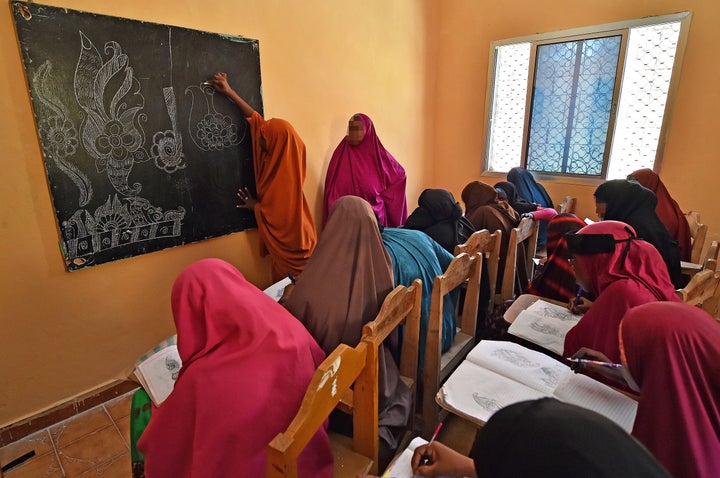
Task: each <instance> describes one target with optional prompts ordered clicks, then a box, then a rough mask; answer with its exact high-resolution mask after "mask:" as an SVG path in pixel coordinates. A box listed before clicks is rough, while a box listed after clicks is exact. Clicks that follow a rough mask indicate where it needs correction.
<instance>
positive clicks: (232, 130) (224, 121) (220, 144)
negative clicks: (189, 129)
mask: <svg viewBox="0 0 720 478" xmlns="http://www.w3.org/2000/svg"><path fill="white" fill-rule="evenodd" d="M197 129H198V131H197V135H198V139H199V140H200V144H202V146H203V147H204V148H206V149H209V150H211V151H219V150H221V149H224V148H227V147H228V146H232V145H233V144H237V137H238V136H237V125H235V124H233V123H232V119H231V118H230V117H229V116H223V115H221V114H220V113H215V114H207V115H205V117H204V118H203V119H202V120H200V123H199V124H198V126H197Z"/></svg>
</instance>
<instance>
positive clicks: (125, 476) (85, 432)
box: [0, 392, 476, 478]
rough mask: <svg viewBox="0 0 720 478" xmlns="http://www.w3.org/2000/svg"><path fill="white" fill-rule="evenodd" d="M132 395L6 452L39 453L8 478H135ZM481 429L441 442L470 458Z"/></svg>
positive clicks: (452, 423)
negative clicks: (133, 468) (477, 431)
mask: <svg viewBox="0 0 720 478" xmlns="http://www.w3.org/2000/svg"><path fill="white" fill-rule="evenodd" d="M132 393H133V392H130V393H128V394H126V395H123V396H121V397H118V398H116V399H114V400H112V401H110V402H107V403H105V404H104V405H101V406H98V407H95V408H92V409H90V410H88V411H87V412H84V413H82V414H80V415H77V416H75V417H73V418H70V419H68V420H65V421H63V422H60V423H57V424H55V425H53V426H51V427H48V428H46V429H44V430H42V431H39V432H37V433H34V434H32V435H30V436H28V437H26V438H23V439H22V440H19V441H17V442H15V443H11V444H10V445H8V446H5V447H3V448H0V464H3V465H5V464H7V463H9V462H10V461H12V460H14V459H15V458H17V457H19V456H22V455H24V454H25V453H27V452H29V451H31V450H35V456H34V457H32V458H30V459H29V460H27V461H25V462H23V463H22V464H21V465H18V466H16V467H14V468H12V469H11V470H9V471H7V472H5V474H3V477H2V478H36V477H37V478H63V477H66V478H76V477H78V478H80V477H81V478H91V477H102V478H130V477H131V476H132V472H131V468H130V402H131V400H132ZM475 431H476V429H475V427H474V426H472V425H471V424H469V423H468V422H467V421H465V420H463V419H461V418H459V417H457V416H454V415H449V416H448V417H447V418H446V419H445V420H444V422H443V427H442V429H441V430H440V433H439V436H438V440H440V441H441V442H443V443H445V444H446V445H448V446H450V447H451V448H454V449H455V450H457V451H459V452H461V453H463V454H467V453H468V452H469V451H470V447H471V446H472V443H473V440H474V438H475Z"/></svg>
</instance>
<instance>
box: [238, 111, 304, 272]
mask: <svg viewBox="0 0 720 478" xmlns="http://www.w3.org/2000/svg"><path fill="white" fill-rule="evenodd" d="M247 121H248V123H249V124H250V132H251V135H252V142H253V144H252V147H253V148H252V149H253V166H254V168H255V186H256V189H257V195H258V203H257V204H256V205H255V219H256V220H257V223H258V232H259V242H260V255H263V256H264V255H266V254H270V259H271V261H272V277H273V280H274V281H278V280H280V279H282V278H283V277H285V276H286V275H287V274H288V273H290V274H293V275H299V274H300V273H301V272H302V270H303V269H304V268H305V264H306V263H307V260H308V259H309V258H310V255H311V254H312V252H313V250H314V249H315V244H316V243H317V232H316V231H315V223H314V222H313V218H312V215H311V214H310V208H309V207H308V204H307V200H306V199H305V195H304V194H303V183H304V182H305V162H306V157H305V143H303V141H302V139H301V138H300V136H299V135H298V134H297V131H295V128H293V127H292V125H291V124H290V123H288V122H287V121H285V120H282V119H278V118H273V119H270V120H267V121H265V119H263V117H262V116H260V114H259V113H257V112H255V113H253V115H252V116H251V117H249V118H247ZM261 134H262V135H263V137H264V138H265V143H266V146H267V152H265V151H263V149H262V148H261V146H260V135H261Z"/></svg>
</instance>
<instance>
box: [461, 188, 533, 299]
mask: <svg viewBox="0 0 720 478" xmlns="http://www.w3.org/2000/svg"><path fill="white" fill-rule="evenodd" d="M462 200H463V202H464V203H465V217H466V218H467V219H468V220H469V221H470V222H471V223H472V225H473V226H475V229H477V230H478V231H479V230H481V229H487V230H488V231H490V232H495V231H496V230H498V229H499V230H500V231H502V241H501V243H500V264H499V265H498V269H499V270H500V271H502V270H504V268H505V258H506V257H507V250H508V243H509V240H510V231H511V230H512V229H513V228H514V227H516V226H517V225H518V224H519V222H520V215H519V214H518V213H517V212H516V211H515V210H514V209H513V208H512V207H510V205H509V204H508V203H507V202H506V201H501V200H500V198H499V196H498V192H497V191H496V190H495V188H493V187H492V186H490V185H489V184H485V183H481V182H480V181H473V182H471V183H469V184H468V185H467V186H465V188H464V189H463V191H462ZM518 256H523V257H524V253H523V254H522V255H521V254H518ZM520 262H522V264H523V267H518V272H519V273H520V274H525V277H527V274H528V271H526V270H525V267H524V264H525V263H524V261H518V265H520ZM496 287H497V288H498V289H497V290H500V289H499V288H500V287H502V274H498V281H497V284H496Z"/></svg>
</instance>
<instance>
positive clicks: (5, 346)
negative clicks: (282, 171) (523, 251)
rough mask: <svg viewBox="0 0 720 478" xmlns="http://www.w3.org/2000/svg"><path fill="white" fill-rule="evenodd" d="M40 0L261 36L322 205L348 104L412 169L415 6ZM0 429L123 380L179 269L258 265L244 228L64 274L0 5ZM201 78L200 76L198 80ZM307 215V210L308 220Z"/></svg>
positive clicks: (417, 171)
mask: <svg viewBox="0 0 720 478" xmlns="http://www.w3.org/2000/svg"><path fill="white" fill-rule="evenodd" d="M44 3H49V4H52V5H57V6H62V7H67V8H72V9H77V10H85V11H92V12H95V13H102V14H108V15H116V16H121V17H126V18H133V19H140V20H146V21H151V22H156V23H165V24H171V25H180V26H184V27H188V28H195V29H200V30H207V31H215V32H221V33H228V34H241V35H245V36H247V37H251V38H257V39H259V40H260V61H261V68H262V77H263V95H264V100H265V112H266V114H267V116H268V117H272V116H278V117H283V118H285V119H288V120H289V121H290V122H291V123H293V125H294V126H295V128H296V129H297V130H298V132H300V134H301V136H302V137H303V139H304V140H305V143H306V145H307V151H308V174H307V181H306V184H305V191H306V194H307V196H308V199H309V201H310V204H311V208H312V209H313V211H315V212H316V213H318V212H319V211H320V203H321V199H322V186H321V183H322V181H323V180H324V173H325V170H326V168H327V163H328V161H329V159H330V156H331V154H332V151H333V150H334V148H335V146H336V145H337V144H338V142H339V141H340V139H341V138H342V137H343V136H344V135H345V131H346V128H347V120H348V118H349V117H350V116H351V115H352V114H353V113H357V112H364V113H367V114H368V115H369V116H370V117H371V118H373V120H374V121H375V125H376V128H377V130H378V134H379V136H380V138H381V139H382V140H383V142H384V144H385V146H386V147H387V148H388V149H389V150H390V151H392V152H393V153H394V154H395V156H396V157H397V158H398V160H400V161H401V162H402V163H403V164H404V165H405V167H406V169H407V172H408V176H409V183H410V184H409V187H408V194H409V195H410V196H411V197H417V195H418V194H419V189H418V188H419V184H420V182H421V180H420V179H419V178H420V177H421V176H422V174H423V167H424V163H425V160H424V158H423V154H424V148H423V141H425V136H424V134H423V131H422V127H423V116H424V112H425V106H424V96H423V91H424V89H423V84H422V81H421V80H420V79H422V78H423V77H424V76H425V71H424V68H425V66H424V65H425V53H424V26H423V21H424V18H425V15H424V14H423V10H422V4H421V3H419V2H416V1H415V0H393V1H392V2H386V1H384V0H368V1H365V2H350V1H347V2H327V1H325V0H309V1H294V2H293V1H285V0H274V1H272V0H245V1H243V2H237V1H234V0H219V1H216V2H211V3H209V2H202V1H196V0H192V1H190V0H174V1H170V0H161V1H156V2H145V1H140V0H125V1H122V2H95V1H89V0H65V1H60V0H58V1H55V0H53V1H46V2H44ZM0 26H1V28H0V65H2V70H1V71H2V77H1V79H2V84H3V85H5V86H4V88H5V93H3V94H2V95H1V96H0V112H1V114H0V144H1V145H2V165H3V173H4V174H3V180H2V181H1V182H0V204H2V208H1V209H0V238H1V239H0V244H1V247H0V260H1V262H0V263H2V264H3V268H4V270H5V272H4V273H3V274H2V279H0V281H1V282H2V283H1V287H0V310H2V312H1V313H0V317H1V318H0V384H2V386H1V387H0V427H1V426H3V425H7V424H9V423H14V422H15V421H18V420H20V419H22V418H24V417H26V416H30V415H34V414H36V413H38V412H41V411H42V410H44V409H46V408H48V407H51V406H53V405H54V404H57V403H60V402H64V401H66V400H69V399H71V398H73V397H75V396H77V395H80V394H83V393H86V392H88V391H91V390H93V389H95V388H97V387H99V386H101V385H103V384H105V383H106V382H108V381H111V380H112V379H114V378H116V377H120V376H122V373H123V370H125V369H127V368H128V367H129V366H130V365H131V364H132V363H133V362H134V361H135V359H136V358H137V357H138V356H140V355H141V354H142V353H143V352H145V351H146V350H148V349H149V348H150V347H152V346H153V345H154V344H155V343H157V342H158V341H160V340H161V339H163V338H164V337H166V336H167V335H169V334H171V333H173V331H174V328H173V324H172V317H171V313H170V307H169V293H170V288H171V286H172V283H173V280H174V278H175V277H176V275H177V274H178V272H179V271H180V270H182V268H183V267H185V266H186V265H187V264H189V263H190V262H192V261H194V260H197V259H200V258H203V257H221V258H223V259H225V260H228V261H229V262H231V263H233V264H234V265H236V266H237V267H238V268H239V269H240V270H241V271H242V272H243V273H245V274H246V276H247V277H248V278H249V279H250V280H251V281H253V282H255V283H256V284H258V285H259V286H261V287H263V286H266V285H268V282H269V279H270V275H269V262H268V261H267V260H266V259H261V258H260V257H259V256H258V255H257V236H256V233H255V231H250V232H242V233H237V234H232V235H229V236H225V237H222V238H215V239H211V240H207V241H203V242H200V243H196V244H191V245H187V246H182V247H177V248H174V249H169V250H165V251H161V252H155V253H151V254H146V255H143V256H138V257H135V258H130V259H125V260H121V261H117V262H113V263H108V264H103V265H100V266H96V267H93V268H90V269H86V270H82V271H79V272H75V273H68V272H66V271H65V269H64V266H63V261H62V259H61V255H60V252H59V250H58V233H57V227H56V223H55V218H54V215H53V209H52V204H51V200H50V195H49V191H48V187H47V182H46V178H45V171H44V168H43V162H42V156H41V153H40V148H39V143H38V139H37V133H36V129H35V123H34V120H33V114H32V110H31V106H30V99H29V96H28V92H27V84H26V80H25V76H24V71H23V68H22V63H21V59H20V54H19V50H18V47H17V40H16V37H15V32H14V26H13V23H12V19H11V16H10V8H9V7H8V6H7V5H6V6H5V8H0ZM210 73H213V72H208V74H210ZM316 217H317V214H316Z"/></svg>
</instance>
